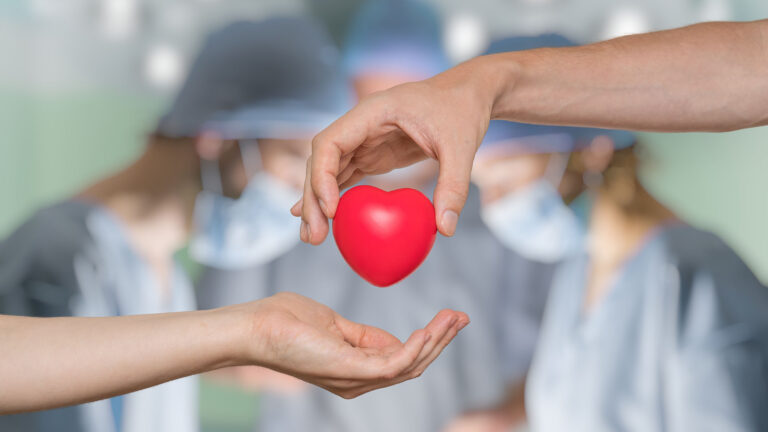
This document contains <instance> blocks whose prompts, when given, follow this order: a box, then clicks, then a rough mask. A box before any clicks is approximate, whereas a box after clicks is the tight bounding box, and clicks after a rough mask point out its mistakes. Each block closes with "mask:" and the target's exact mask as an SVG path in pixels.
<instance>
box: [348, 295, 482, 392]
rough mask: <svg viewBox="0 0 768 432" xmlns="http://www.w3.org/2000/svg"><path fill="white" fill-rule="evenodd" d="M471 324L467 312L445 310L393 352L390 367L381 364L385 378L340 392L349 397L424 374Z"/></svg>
mask: <svg viewBox="0 0 768 432" xmlns="http://www.w3.org/2000/svg"><path fill="white" fill-rule="evenodd" d="M468 323H469V317H468V316H467V315H466V314H465V313H463V312H455V311H451V310H447V309H446V310H443V311H441V312H440V313H438V314H437V315H436V316H435V318H433V319H432V321H431V322H430V323H429V324H428V325H427V327H425V328H424V329H421V330H417V331H415V332H413V334H411V337H410V338H408V341H406V343H405V345H404V346H403V349H401V350H398V351H397V352H396V353H395V354H393V355H392V356H391V357H390V358H389V360H388V361H387V364H386V366H383V367H382V366H381V365H379V366H378V367H377V368H378V369H379V374H380V375H381V374H382V373H383V377H382V379H379V380H376V381H374V382H364V383H362V385H360V386H359V387H354V388H350V389H346V390H345V391H344V392H342V393H337V394H339V395H340V396H342V397H345V398H352V397H357V396H359V395H361V394H364V393H367V392H369V391H372V390H376V389H379V388H382V387H389V386H392V385H395V384H399V383H401V382H403V381H407V380H410V379H413V378H416V377H418V376H420V375H421V374H422V373H423V372H424V370H426V368H427V367H428V366H429V365H430V364H431V363H432V362H433V361H434V360H435V359H436V358H437V357H438V356H439V355H440V353H441V352H442V351H443V349H444V348H445V347H446V346H447V345H448V344H449V343H450V342H451V341H452V340H453V338H454V337H455V336H456V334H457V333H458V332H459V331H460V330H461V329H463V328H464V327H465V326H466V325H467V324H468Z"/></svg>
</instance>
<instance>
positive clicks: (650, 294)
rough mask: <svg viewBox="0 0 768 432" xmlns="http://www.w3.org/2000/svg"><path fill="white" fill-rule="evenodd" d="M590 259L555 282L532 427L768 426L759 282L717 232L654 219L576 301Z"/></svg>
mask: <svg viewBox="0 0 768 432" xmlns="http://www.w3.org/2000/svg"><path fill="white" fill-rule="evenodd" d="M587 263H588V261H587V259H586V257H581V258H579V259H576V260H574V261H573V262H569V263H568V264H565V265H564V267H563V268H561V269H560V270H559V271H558V273H557V275H556V276H555V281H554V282H553V287H552V293H551V296H550V299H549V303H548V306H547V310H546V313H545V316H544V322H543V325H542V333H541V339H540V345H539V347H538V349H537V352H536V355H535V358H534V362H533V365H532V367H531V372H530V375H529V379H528V383H527V386H526V392H527V394H526V404H527V410H528V416H529V421H530V424H531V426H532V430H534V431H544V432H548V431H564V430H568V431H585V432H586V431H588V432H599V431H680V432H687V431H718V432H726V431H766V430H768V288H766V287H765V286H763V285H762V284H760V282H759V281H758V280H757V279H756V278H755V276H754V275H753V273H752V272H751V271H750V270H749V268H748V267H747V266H746V265H745V263H744V262H743V261H742V260H741V259H740V258H739V257H738V256H737V255H736V254H735V253H734V252H733V251H732V250H731V249H730V248H729V247H728V246H727V245H726V244H725V243H723V241H722V240H720V239H719V238H717V237H716V236H714V235H712V234H710V233H707V232H703V231H699V230H697V229H694V228H691V227H689V226H685V225H675V226H668V227H664V228H661V229H659V230H658V231H657V232H656V233H655V234H654V235H652V236H651V237H650V238H649V239H648V240H647V241H646V243H645V244H644V245H643V246H642V247H641V248H640V250H639V251H637V252H636V254H635V255H634V256H633V257H631V258H630V259H628V260H627V261H626V263H625V264H624V266H623V268H622V269H621V270H620V271H619V272H618V274H617V275H616V276H615V277H614V280H613V284H612V286H611V287H610V288H609V290H608V291H607V293H606V294H605V296H604V297H603V298H602V299H601V300H600V301H599V302H598V303H597V304H595V305H594V306H593V307H592V309H591V310H589V311H588V312H586V313H583V312H582V304H583V299H584V295H585V281H586V277H587V271H586V269H587Z"/></svg>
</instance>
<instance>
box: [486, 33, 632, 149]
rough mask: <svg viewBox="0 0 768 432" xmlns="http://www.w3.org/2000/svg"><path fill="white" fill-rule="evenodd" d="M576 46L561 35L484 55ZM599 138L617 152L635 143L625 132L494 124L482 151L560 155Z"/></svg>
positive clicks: (504, 42)
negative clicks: (603, 137) (616, 149)
mask: <svg viewBox="0 0 768 432" xmlns="http://www.w3.org/2000/svg"><path fill="white" fill-rule="evenodd" d="M575 45H576V44H574V43H573V42H571V41H570V40H568V39H567V38H566V37H564V36H561V35H559V34H554V33H551V34H543V35H540V36H523V37H510V38H506V39H500V40H496V41H494V42H492V43H491V45H490V47H489V48H488V50H487V51H486V52H485V54H497V53H502V52H509V51H522V50H528V49H535V48H544V47H551V48H557V47H570V46H575ZM598 136H606V137H608V138H610V139H611V141H613V144H614V146H615V147H616V148H625V147H629V146H631V145H632V144H634V143H635V141H636V137H635V135H634V134H633V133H631V132H627V131H623V130H612V129H598V128H580V127H568V126H546V125H534V124H527V123H517V122H509V121H504V120H491V122H490V124H489V126H488V131H487V132H486V134H485V138H484V139H483V143H482V146H481V150H485V151H492V150H493V151H503V152H504V153H561V152H569V151H574V150H579V149H581V148H584V147H585V146H587V145H589V144H590V143H591V142H592V140H593V139H595V138H596V137H598Z"/></svg>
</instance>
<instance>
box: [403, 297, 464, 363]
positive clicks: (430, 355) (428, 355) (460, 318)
mask: <svg viewBox="0 0 768 432" xmlns="http://www.w3.org/2000/svg"><path fill="white" fill-rule="evenodd" d="M468 324H469V317H468V316H467V315H466V314H465V313H463V312H458V313H457V319H456V321H455V322H453V323H452V325H451V326H450V327H448V328H447V329H446V330H445V333H444V334H443V336H442V337H441V338H440V340H439V341H437V342H435V344H434V346H433V347H431V349H430V350H424V352H423V353H422V355H420V356H419V357H418V358H417V359H416V362H415V364H414V366H413V368H412V369H410V370H409V371H408V374H409V375H410V376H411V377H418V376H421V374H422V373H424V371H425V370H426V369H427V367H428V366H429V365H430V364H432V362H433V361H435V359H437V357H438V356H440V354H441V353H442V352H443V349H445V347H446V346H448V344H449V343H451V341H452V340H453V338H454V337H456V335H457V334H458V333H459V331H461V330H462V329H463V328H464V327H466V326H467V325H468Z"/></svg>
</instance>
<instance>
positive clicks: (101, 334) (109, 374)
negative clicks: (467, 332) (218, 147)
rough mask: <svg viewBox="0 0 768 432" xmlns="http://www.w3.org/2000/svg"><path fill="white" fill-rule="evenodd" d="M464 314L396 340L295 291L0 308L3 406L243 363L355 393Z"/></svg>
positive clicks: (403, 375)
mask: <svg viewBox="0 0 768 432" xmlns="http://www.w3.org/2000/svg"><path fill="white" fill-rule="evenodd" d="M468 323H469V318H468V317H467V316H466V314H464V313H461V312H455V311H451V310H443V311H440V312H439V313H438V314H437V315H436V316H435V318H434V319H433V320H432V321H431V322H430V323H429V324H428V325H427V326H426V327H425V328H423V329H420V330H416V331H415V332H413V334H412V335H411V336H410V338H409V339H408V340H407V341H406V342H405V343H402V342H401V341H399V340H398V339H397V338H395V337H394V336H392V335H391V334H389V333H387V332H385V331H383V330H380V329H378V328H375V327H370V326H366V325H362V324H358V323H354V322H351V321H348V320H346V319H344V318H343V317H341V316H340V315H338V314H337V313H335V312H334V311H333V310H331V309H329V308H328V307H326V306H323V305H321V304H319V303H316V302H314V301H312V300H310V299H308V298H306V297H303V296H300V295H297V294H291V293H283V294H277V295H275V296H272V297H268V298H265V299H263V300H258V301H254V302H250V303H244V304H240V305H234V306H228V307H224V308H220V309H214V310H209V311H196V312H176V313H165V314H153V315H133V316H121V317H101V318H75V317H62V318H30V317H19V316H9V315H0V348H1V349H2V352H3V356H2V361H0V382H2V383H3V384H2V386H0V415H2V414H13V413H19V412H25V411H33V410H40V409H50V408H56V407H60V406H64V405H70V404H79V403H84V402H89V401H93V400H97V399H103V398H108V397H112V396H115V395H118V394H123V393H128V392H132V391H136V390H140V389H143V388H146V387H150V386H153V385H157V384H161V383H163V382H166V381H170V380H173V379H176V378H181V377H184V376H188V375H193V374H197V373H201V372H205V371H210V370H215V369H219V368H223V367H227V366H239V365H257V366H263V367H267V368H270V369H273V370H276V371H279V372H282V373H285V374H288V375H292V376H294V377H297V378H299V379H302V380H304V381H307V382H309V383H312V384H315V385H317V386H320V387H322V388H325V389H327V390H328V391H331V392H333V393H335V394H337V395H339V396H341V397H344V398H352V397H356V396H358V395H361V394H363V393H366V392H368V391H371V390H374V389H377V388H381V387H386V386H389V385H393V384H397V383H399V382H402V381H405V380H408V379H411V378H415V377H418V376H419V375H421V373H422V372H423V371H424V369H425V368H426V367H427V366H428V365H429V364H430V363H431V362H432V361H433V360H434V359H435V358H436V357H437V356H438V355H439V354H440V352H441V351H442V349H443V348H444V347H445V346H446V345H447V344H448V343H449V342H450V341H451V340H452V339H453V337H454V336H456V334H457V332H458V331H459V330H461V329H462V328H463V327H464V326H466V325H467V324H468Z"/></svg>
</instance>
